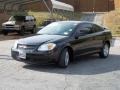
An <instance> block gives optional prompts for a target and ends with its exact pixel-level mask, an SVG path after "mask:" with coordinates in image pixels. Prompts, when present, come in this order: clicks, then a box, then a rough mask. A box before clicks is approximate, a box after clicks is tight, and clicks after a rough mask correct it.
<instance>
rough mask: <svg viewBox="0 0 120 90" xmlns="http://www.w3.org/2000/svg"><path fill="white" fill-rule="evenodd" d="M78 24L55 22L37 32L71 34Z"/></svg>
mask: <svg viewBox="0 0 120 90" xmlns="http://www.w3.org/2000/svg"><path fill="white" fill-rule="evenodd" d="M76 25H77V23H75V22H54V23H52V24H49V25H48V26H46V27H44V28H43V29H41V30H40V31H39V32H38V33H37V34H47V35H64V36H69V35H70V34H71V33H72V32H73V30H74V28H75V27H76Z"/></svg>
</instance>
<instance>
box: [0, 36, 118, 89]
mask: <svg viewBox="0 0 120 90" xmlns="http://www.w3.org/2000/svg"><path fill="white" fill-rule="evenodd" d="M18 38H21V37H20V36H16V35H14V36H10V35H9V36H6V37H4V36H2V35H0V90H120V40H119V39H118V40H115V39H114V40H113V45H112V48H111V50H110V56H109V57H108V58H107V59H100V58H99V57H98V56H97V55H93V56H87V57H78V58H76V60H75V61H74V62H73V63H71V64H70V66H69V67H68V68H66V69H61V68H58V67H56V66H55V65H54V64H47V65H27V64H25V63H22V62H18V61H15V60H13V59H12V58H11V56H10V50H11V47H12V45H13V44H14V42H15V40H16V39H18Z"/></svg>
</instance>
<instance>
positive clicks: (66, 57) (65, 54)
mask: <svg viewBox="0 0 120 90" xmlns="http://www.w3.org/2000/svg"><path fill="white" fill-rule="evenodd" d="M69 62H70V54H69V51H68V49H64V50H63V51H62V53H61V56H60V60H59V63H58V64H59V66H60V67H62V68H66V67H67V66H68V65H69Z"/></svg>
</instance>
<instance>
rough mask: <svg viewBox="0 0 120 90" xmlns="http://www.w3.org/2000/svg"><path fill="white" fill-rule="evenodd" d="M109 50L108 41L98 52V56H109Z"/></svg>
mask: <svg viewBox="0 0 120 90" xmlns="http://www.w3.org/2000/svg"><path fill="white" fill-rule="evenodd" d="M109 51H110V45H109V44H108V43H105V44H104V45H103V48H102V49H101V51H100V53H99V56H100V58H107V57H108V56H109Z"/></svg>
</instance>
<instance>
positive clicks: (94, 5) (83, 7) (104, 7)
mask: <svg viewBox="0 0 120 90" xmlns="http://www.w3.org/2000/svg"><path fill="white" fill-rule="evenodd" d="M78 1H79V3H78V2H77V7H76V10H77V11H81V12H93V11H95V12H106V11H109V10H111V9H114V0H78Z"/></svg>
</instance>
